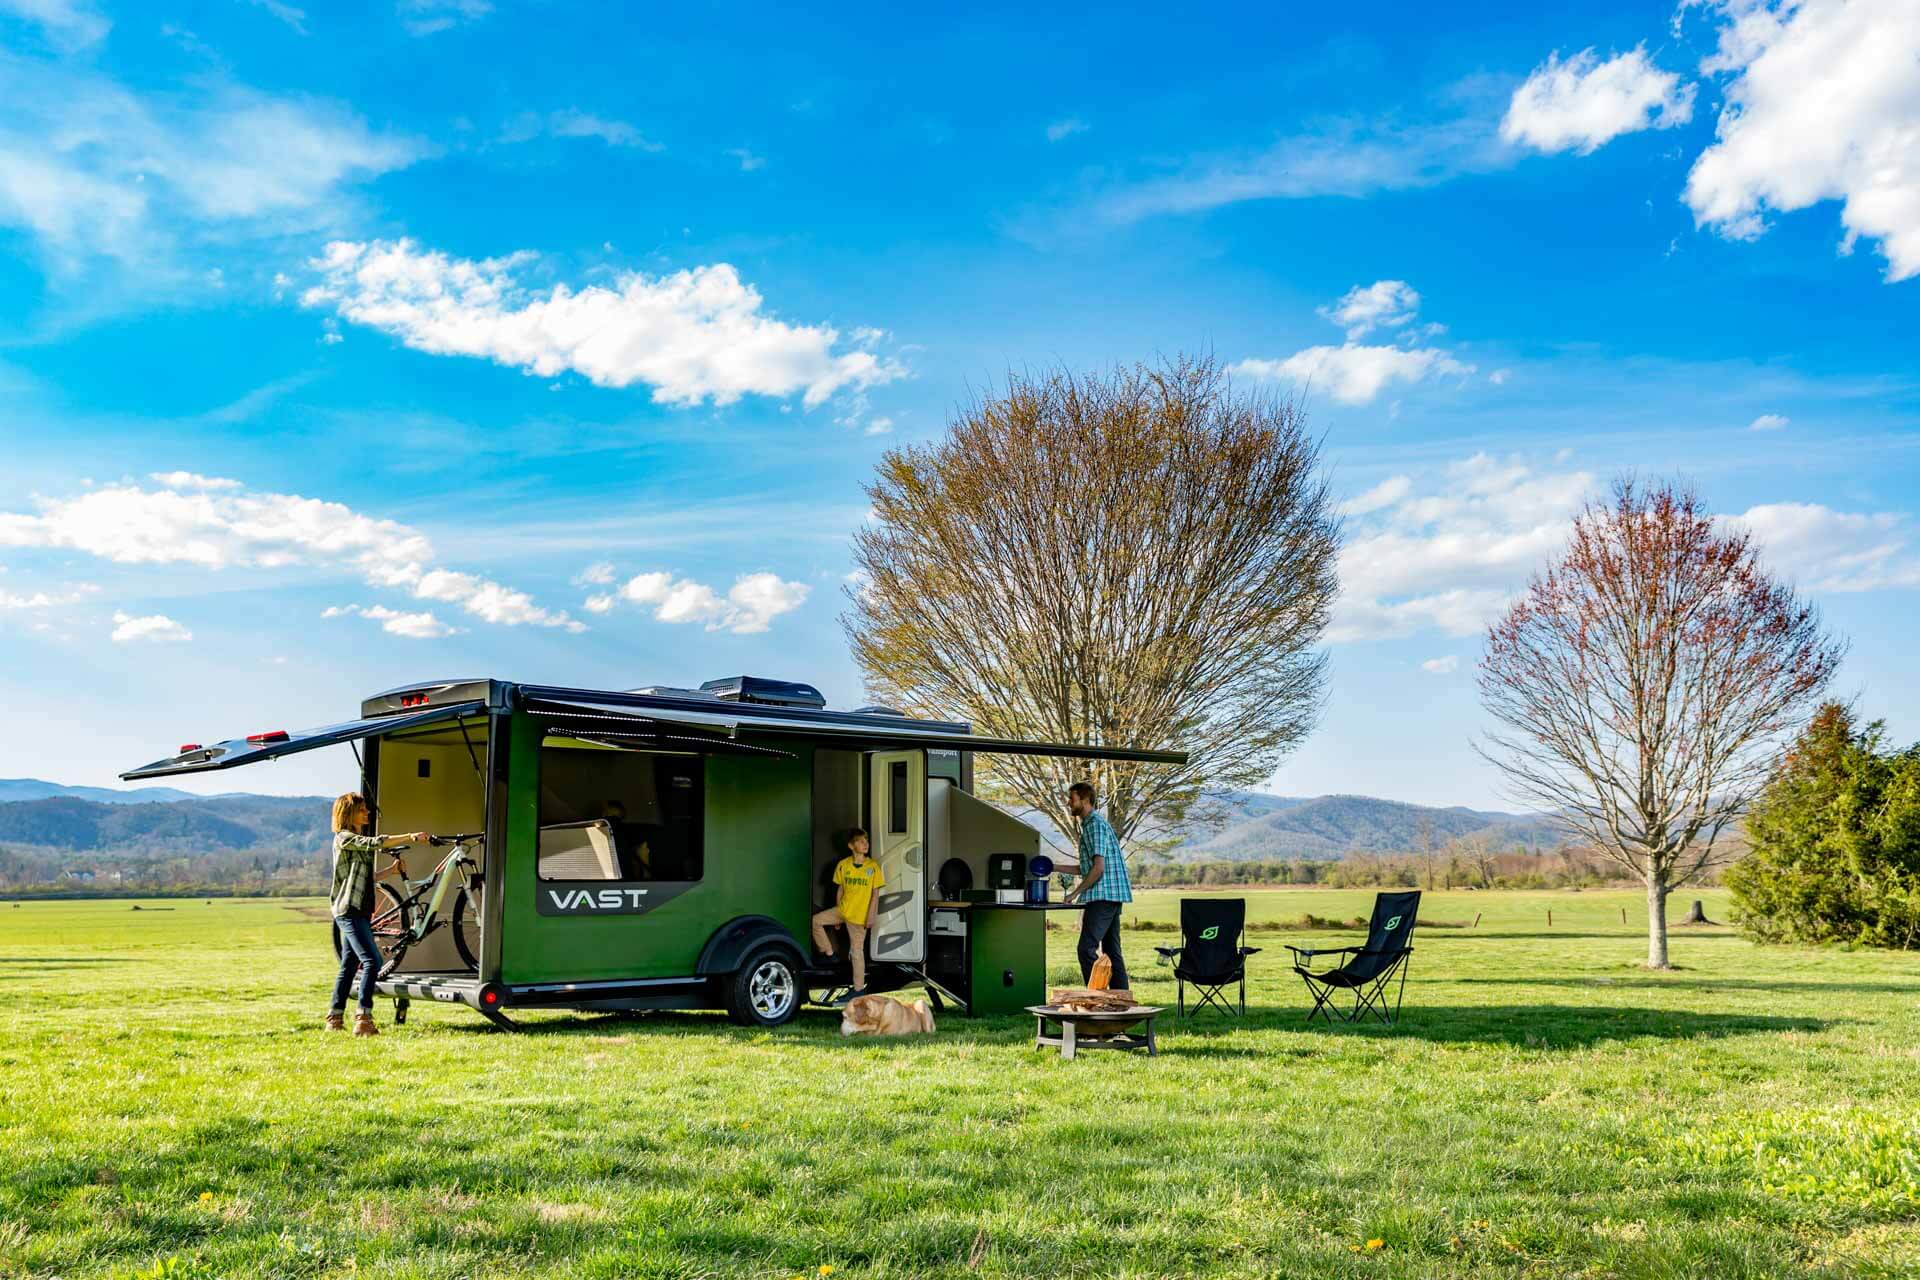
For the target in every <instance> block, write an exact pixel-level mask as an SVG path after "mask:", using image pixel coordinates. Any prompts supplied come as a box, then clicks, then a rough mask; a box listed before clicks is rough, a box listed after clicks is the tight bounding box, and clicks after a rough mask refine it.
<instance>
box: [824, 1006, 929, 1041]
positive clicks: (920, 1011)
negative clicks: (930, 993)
mask: <svg viewBox="0 0 1920 1280" xmlns="http://www.w3.org/2000/svg"><path fill="white" fill-rule="evenodd" d="M932 1030H933V1011H932V1010H930V1009H928V1008H927V1002H926V1001H925V1000H915V1001H914V1002H913V1003H912V1004H903V1003H901V1002H900V1001H898V1000H894V999H891V998H890V997H887V996H856V997H855V998H854V999H852V1000H849V1001H848V1002H847V1007H846V1009H845V1010H843V1011H842V1012H841V1015H840V1034H841V1035H843V1036H910V1035H916V1034H918V1033H920V1032H923V1031H932Z"/></svg>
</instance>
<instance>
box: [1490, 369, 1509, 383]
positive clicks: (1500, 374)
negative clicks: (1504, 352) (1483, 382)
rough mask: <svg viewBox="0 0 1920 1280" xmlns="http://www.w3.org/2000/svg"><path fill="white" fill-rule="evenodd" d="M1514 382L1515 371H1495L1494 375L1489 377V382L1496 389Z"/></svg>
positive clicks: (1491, 374)
mask: <svg viewBox="0 0 1920 1280" xmlns="http://www.w3.org/2000/svg"><path fill="white" fill-rule="evenodd" d="M1512 380H1513V370H1511V369H1495V370H1494V371H1493V372H1492V373H1490V374H1488V375H1487V381H1488V382H1491V383H1492V384H1493V385H1494V386H1496V387H1504V386H1506V385H1507V383H1509V382H1511V381H1512Z"/></svg>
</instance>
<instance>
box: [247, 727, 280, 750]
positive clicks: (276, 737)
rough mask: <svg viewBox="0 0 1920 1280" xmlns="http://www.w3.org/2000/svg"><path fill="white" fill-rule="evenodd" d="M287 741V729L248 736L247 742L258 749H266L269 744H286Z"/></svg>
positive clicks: (270, 730)
mask: <svg viewBox="0 0 1920 1280" xmlns="http://www.w3.org/2000/svg"><path fill="white" fill-rule="evenodd" d="M286 740H287V731H286V730H285V729H269V730H268V731H267V732H265V733H250V734H248V735H247V741H248V742H251V743H253V744H254V745H255V746H257V747H264V746H266V745H267V744H268V743H269V742H285V741H286Z"/></svg>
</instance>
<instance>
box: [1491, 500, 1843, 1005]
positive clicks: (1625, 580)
mask: <svg viewBox="0 0 1920 1280" xmlns="http://www.w3.org/2000/svg"><path fill="white" fill-rule="evenodd" d="M1844 652H1845V646H1844V644H1842V643H1841V642H1840V641H1837V640H1834V639H1832V638H1830V637H1829V636H1828V635H1827V634H1826V633H1825V632H1824V631H1823V630H1822V628H1821V626H1820V620H1819V617H1818V616H1817V614H1816V613H1815V611H1814V609H1813V606H1811V605H1810V604H1807V603H1806V602H1805V601H1803V600H1801V599H1800V598H1799V597H1798V596H1797V595H1796V594H1795V593H1794V591H1793V590H1792V589H1791V588H1790V587H1788V586H1786V585H1784V584H1782V583H1780V582H1778V581H1776V580H1775V579H1774V578H1773V577H1771V576H1770V575H1769V574H1768V573H1767V572H1766V570H1765V568H1764V566H1763V565H1762V564H1761V562H1760V557H1759V554H1758V552H1757V550H1756V549H1755V547H1754V545H1753V542H1752V539H1751V537H1750V535H1748V534H1747V533H1745V532H1744V531H1740V530H1737V529H1732V528H1728V527H1726V526H1724V525H1716V524H1715V522H1714V520H1713V518H1712V517H1711V516H1710V515H1708V514H1707V513H1706V511H1705V510H1704V509H1703V508H1702V505H1701V502H1700V499H1699V497H1698V496H1697V495H1696V494H1695V493H1693V492H1692V491H1691V490H1690V489H1687V488H1684V487H1681V486H1676V485H1664V486H1658V487H1652V488H1647V487H1643V486H1641V485H1639V484H1637V483H1636V482H1634V481H1633V480H1631V479H1623V480H1620V481H1618V482H1617V483H1616V484H1615V485H1614V489H1613V495H1612V499H1611V501H1610V502H1606V503H1594V504H1590V505H1589V506H1588V507H1587V508H1586V509H1585V510H1584V511H1582V512H1581V514H1580V515H1579V517H1578V518H1577V519H1576V520H1575V521H1574V526H1573V536H1572V540H1571V543H1570V544H1569V546H1568V548H1567V551H1566V553H1565V555H1564V556H1563V557H1562V558H1561V559H1560V561H1559V562H1558V563H1556V564H1554V565H1553V566H1552V567H1550V568H1549V569H1547V570H1546V572H1544V573H1542V574H1540V575H1539V576H1537V577H1535V578H1534V579H1533V581H1532V582H1531V583H1529V584H1528V588H1527V592H1526V594H1525V595H1524V596H1523V597H1522V598H1521V599H1520V600H1519V601H1518V602H1517V603H1516V604H1514V605H1513V607H1512V608H1511V609H1510V610H1509V611H1508V613H1507V615H1506V617H1505V618H1503V619H1501V621H1500V622H1498V623H1496V624H1495V625H1494V627H1493V628H1492V630H1491V631H1489V632H1488V635H1487V652H1486V657H1485V658H1484V659H1483V660H1482V662H1481V666H1480V693H1481V697H1482V700H1483V701H1484V703H1485V705H1486V708H1487V710H1488V711H1489V712H1490V713H1491V714H1492V716H1493V719H1494V721H1495V722H1496V724H1497V725H1498V728H1497V729H1496V730H1495V731H1494V732H1493V733H1491V734H1490V735H1489V736H1488V738H1487V740H1486V741H1485V742H1484V743H1483V744H1482V746H1481V752H1482V754H1483V755H1485V756H1486V757H1487V758H1488V759H1489V760H1490V761H1492V762H1493V763H1494V764H1496V765H1497V766H1499V767H1500V768H1501V769H1502V770H1503V771H1504V772H1505V774H1506V776H1507V778H1508V780H1509V782H1510V783H1511V785H1512V788H1513V790H1514V791H1515V792H1516V794H1517V795H1519V796H1520V797H1521V798H1523V799H1525V800H1526V801H1528V802H1529V803H1531V804H1533V805H1535V806H1537V807H1539V808H1542V809H1545V810H1547V811H1549V812H1552V813H1554V814H1556V815H1558V816H1559V817H1560V818H1562V819H1563V820H1564V821H1565V822H1566V823H1567V824H1568V825H1569V826H1570V827H1572V828H1573V829H1574V831H1575V832H1577V833H1578V834H1579V835H1581V836H1584V837H1585V838H1586V839H1588V840H1590V841H1591V842H1592V843H1593V846H1594V848H1595V849H1596V850H1598V851H1599V852H1600V853H1602V854H1603V855H1605V856H1606V857H1609V858H1611V859H1613V860H1614V861H1615V862H1618V863H1620V864H1621V865H1623V866H1624V867H1626V868H1627V869H1629V870H1630V871H1632V872H1633V873H1634V874H1635V875H1636V876H1638V877H1639V878H1641V879H1642V880H1644V881H1645V883H1646V886H1647V911H1648V922H1647V965H1648V967H1649V968H1654V969H1664V968H1666V967H1667V914H1666V903H1667V895H1668V893H1669V892H1670V891H1671V890H1673V889H1674V888H1676V887H1678V886H1680V885H1683V884H1685V883H1687V881H1689V880H1690V879H1692V878H1693V877H1694V876H1696V875H1699V874H1700V873H1701V872H1702V871H1704V870H1705V869H1706V868H1708V867H1710V866H1712V865H1714V862H1715V860H1716V857H1717V856H1718V853H1719V852H1722V851H1723V850H1724V846H1719V845H1718V843H1717V842H1718V839H1719V836H1720V834H1721V833H1722V831H1723V830H1725V829H1726V827H1727V826H1729V825H1730V824H1731V823H1732V822H1734V820H1735V819H1736V818H1737V817H1738V816H1739V815H1740V813H1741V812H1742V811H1743V810H1744V809H1745V807H1746V805H1747V803H1748V802H1749V801H1750V800H1751V799H1752V798H1753V797H1754V795H1755V794H1756V793H1757V792H1758V790H1759V789H1760V787H1761V786H1762V785H1763V784H1764V782H1765V780H1766V776H1767V770H1768V766H1769V763H1770V761H1771V759H1772V756H1773V754H1774V752H1775V750H1776V749H1777V748H1778V746H1779V745H1780V744H1781V742H1782V741H1783V739H1784V738H1785V737H1787V736H1788V735H1789V734H1791V733H1792V732H1794V730H1795V729H1796V728H1797V727H1798V726H1799V724H1800V723H1801V722H1802V721H1803V720H1804V719H1805V717H1806V716H1807V714H1808V713H1809V712H1810V711H1811V709H1812V708H1813V706H1814V705H1815V703H1816V702H1817V701H1818V699H1819V696H1820V693H1821V691H1822V690H1823V689H1825V688H1826V686H1827V683H1828V682H1829V681H1830V680H1831V679H1832V678H1833V674H1834V671H1835V669H1836V668H1837V667H1838V666H1839V663H1840V659H1841V657H1842V655H1843V654H1844Z"/></svg>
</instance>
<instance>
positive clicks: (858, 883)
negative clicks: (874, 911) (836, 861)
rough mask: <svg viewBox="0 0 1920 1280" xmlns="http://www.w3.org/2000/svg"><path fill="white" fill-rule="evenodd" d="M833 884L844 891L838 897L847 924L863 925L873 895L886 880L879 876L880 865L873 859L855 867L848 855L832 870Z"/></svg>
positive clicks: (865, 921) (850, 856)
mask: <svg viewBox="0 0 1920 1280" xmlns="http://www.w3.org/2000/svg"><path fill="white" fill-rule="evenodd" d="M833 882H834V883H835V884H837V885H839V886H840V887H841V888H842V889H844V890H846V892H845V893H843V894H841V895H840V914H841V915H843V916H845V917H846V918H847V923H848V924H858V925H864V924H866V923H867V916H868V915H869V911H868V908H869V907H870V906H872V904H873V895H874V893H875V891H876V890H878V889H880V888H881V887H882V886H883V885H885V884H886V883H887V878H886V877H885V876H884V875H881V874H880V864H879V863H878V862H877V861H875V860H874V859H872V858H868V859H867V860H866V861H865V862H863V863H861V864H860V865H859V866H855V865H854V864H853V857H852V855H851V854H849V855H848V856H847V857H844V858H842V859H840V865H839V866H837V867H835V868H834V869H833Z"/></svg>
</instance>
